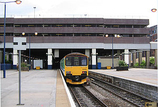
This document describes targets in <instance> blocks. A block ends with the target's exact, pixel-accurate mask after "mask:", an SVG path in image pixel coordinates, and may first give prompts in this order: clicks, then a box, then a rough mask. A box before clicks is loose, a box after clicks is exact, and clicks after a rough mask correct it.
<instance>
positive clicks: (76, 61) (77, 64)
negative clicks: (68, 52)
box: [74, 57, 79, 66]
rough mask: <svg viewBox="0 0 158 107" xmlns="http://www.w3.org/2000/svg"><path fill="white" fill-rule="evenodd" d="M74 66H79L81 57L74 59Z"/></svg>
mask: <svg viewBox="0 0 158 107" xmlns="http://www.w3.org/2000/svg"><path fill="white" fill-rule="evenodd" d="M74 66H79V57H74Z"/></svg>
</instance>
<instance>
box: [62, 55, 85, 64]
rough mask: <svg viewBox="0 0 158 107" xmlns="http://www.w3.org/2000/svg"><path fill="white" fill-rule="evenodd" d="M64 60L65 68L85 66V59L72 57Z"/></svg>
mask: <svg viewBox="0 0 158 107" xmlns="http://www.w3.org/2000/svg"><path fill="white" fill-rule="evenodd" d="M65 60H66V61H65V63H66V66H87V57H80V56H73V57H66V59H65Z"/></svg>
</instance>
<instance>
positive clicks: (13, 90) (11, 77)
mask: <svg viewBox="0 0 158 107" xmlns="http://www.w3.org/2000/svg"><path fill="white" fill-rule="evenodd" d="M89 71H93V72H98V73H103V74H106V75H111V76H116V77H120V78H125V79H131V80H134V81H138V82H142V83H146V84H151V85H154V86H158V71H157V69H139V68H138V69H135V68H133V69H129V71H116V70H115V69H110V70H107V69H106V70H105V69H90V70H89ZM2 73H3V72H2V71H1V101H0V102H1V104H0V105H1V107H70V106H72V103H71V102H70V99H69V100H68V98H69V97H68V94H67V92H66V91H65V87H64V83H63V81H62V79H61V75H60V73H59V72H58V71H57V70H30V71H29V72H28V71H22V72H21V79H22V82H21V104H24V105H17V104H19V72H18V71H16V70H6V78H2Z"/></svg>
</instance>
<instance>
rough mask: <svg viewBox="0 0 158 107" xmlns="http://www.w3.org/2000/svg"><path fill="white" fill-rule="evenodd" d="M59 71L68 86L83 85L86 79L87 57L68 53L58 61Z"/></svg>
mask: <svg viewBox="0 0 158 107" xmlns="http://www.w3.org/2000/svg"><path fill="white" fill-rule="evenodd" d="M60 69H61V71H62V73H63V75H64V78H65V81H66V82H67V83H69V84H76V85H79V84H84V83H86V82H87V77H88V56H86V55H84V54H82V53H70V54H68V55H66V56H65V57H64V58H62V59H61V61H60Z"/></svg>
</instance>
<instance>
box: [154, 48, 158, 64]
mask: <svg viewBox="0 0 158 107" xmlns="http://www.w3.org/2000/svg"><path fill="white" fill-rule="evenodd" d="M157 60H158V59H157V49H155V65H154V66H157Z"/></svg>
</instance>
